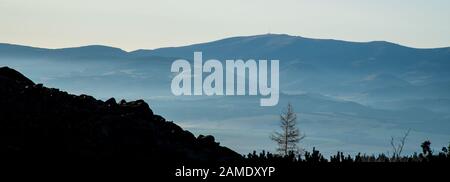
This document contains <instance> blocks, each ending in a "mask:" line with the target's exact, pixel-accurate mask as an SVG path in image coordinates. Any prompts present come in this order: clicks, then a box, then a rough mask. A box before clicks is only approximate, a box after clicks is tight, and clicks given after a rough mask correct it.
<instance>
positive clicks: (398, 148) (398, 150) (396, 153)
mask: <svg viewBox="0 0 450 182" xmlns="http://www.w3.org/2000/svg"><path fill="white" fill-rule="evenodd" d="M410 131H411V129H408V131H406V132H405V134H404V135H403V137H402V138H401V139H400V141H399V143H397V144H396V143H395V139H394V137H391V146H392V150H393V156H392V158H394V159H396V158H398V157H400V156H401V154H402V152H403V147H404V146H405V142H406V138H408V135H409V132H410Z"/></svg>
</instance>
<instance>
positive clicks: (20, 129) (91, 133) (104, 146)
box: [0, 67, 240, 163]
mask: <svg viewBox="0 0 450 182" xmlns="http://www.w3.org/2000/svg"><path fill="white" fill-rule="evenodd" d="M0 133H1V135H2V137H0V153H1V154H2V155H1V156H0V158H1V159H2V160H5V159H21V160H22V159H33V160H35V159H36V160H38V159H39V160H46V161H47V160H76V159H82V160H131V161H132V160H139V161H164V162H165V163H170V162H174V163H180V162H206V161H208V162H217V161H223V160H229V159H237V158H240V155H239V154H237V153H235V152H234V151H232V150H230V149H228V148H226V147H222V146H220V145H219V144H218V143H217V142H215V139H214V137H213V136H203V135H200V136H199V137H194V135H193V134H192V133H190V132H189V131H185V130H183V129H182V128H181V127H179V126H177V125H176V124H174V123H173V122H169V121H166V120H165V119H164V118H163V117H161V116H159V115H156V114H154V113H153V111H152V110H151V109H150V108H149V106H148V104H147V103H145V102H144V101H142V100H137V101H131V102H126V101H124V100H122V101H120V102H119V103H117V102H116V101H115V100H114V99H113V98H111V99H109V100H107V101H105V102H104V101H101V100H97V99H95V98H93V97H91V96H88V95H80V96H76V95H71V94H68V93H66V92H62V91H59V90H58V89H53V88H46V87H44V86H43V85H42V84H34V83H33V82H32V81H31V80H29V79H28V78H26V77H25V76H23V75H22V74H20V73H19V72H17V71H15V70H13V69H10V68H8V67H2V68H0Z"/></svg>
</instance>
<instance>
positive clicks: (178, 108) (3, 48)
mask: <svg viewBox="0 0 450 182" xmlns="http://www.w3.org/2000/svg"><path fill="white" fill-rule="evenodd" d="M194 51H202V52H203V57H204V59H210V58H214V59H218V60H221V61H224V60H226V59H244V60H245V59H278V60H280V88H281V92H282V94H281V97H280V104H279V105H278V106H276V107H272V108H260V107H259V106H258V104H254V103H256V102H257V99H256V98H252V97H245V98H240V97H212V98H210V97H192V98H185V97H174V96H172V94H171V91H170V82H171V78H172V77H173V74H172V73H171V72H170V66H171V63H172V61H174V60H176V59H179V58H183V59H187V60H192V59H193V52H194ZM0 65H1V66H9V67H12V68H15V69H17V70H19V71H21V72H22V73H25V74H26V75H29V77H30V78H31V79H32V80H35V81H37V82H40V83H44V84H45V85H47V86H50V87H57V88H61V89H63V90H67V91H70V92H72V93H75V94H90V95H93V96H95V97H97V98H101V99H104V100H106V99H108V98H109V97H110V96H112V97H116V98H124V99H127V100H128V99H139V98H145V100H146V101H148V103H149V104H150V105H151V106H152V109H154V110H157V111H158V113H162V114H163V115H165V116H166V117H168V118H170V119H173V120H175V121H177V122H178V124H180V125H181V126H183V127H186V128H189V129H190V130H192V131H194V133H202V132H209V133H211V134H214V135H215V136H216V137H217V138H218V140H220V141H221V142H222V143H224V144H226V145H227V146H230V147H231V148H233V149H235V150H237V151H239V152H241V153H245V152H250V151H251V150H253V149H257V150H262V149H269V150H270V149H271V148H273V147H274V146H273V145H272V144H271V141H270V140H268V136H269V135H270V133H271V132H272V131H273V130H276V129H277V125H276V123H277V122H278V121H277V120H278V118H277V115H278V114H279V113H280V112H281V111H282V109H283V107H284V106H285V104H286V103H287V102H291V103H293V105H294V108H297V112H298V113H299V126H300V127H301V129H302V130H303V131H304V132H305V133H306V134H307V136H308V137H307V138H306V139H305V141H304V144H303V146H304V147H307V148H311V147H313V146H317V147H318V148H320V149H322V150H323V151H325V152H327V151H328V152H330V153H334V152H335V150H336V149H338V148H339V150H343V151H344V152H349V153H352V152H354V151H363V152H368V153H372V152H373V153H377V152H386V151H388V150H389V149H390V146H389V143H388V142H389V139H390V136H397V135H401V134H402V133H403V132H404V131H406V130H407V129H409V128H411V129H412V133H411V136H410V137H411V139H410V140H409V141H410V143H408V144H407V145H406V151H407V152H408V151H416V149H415V148H413V147H416V146H417V143H418V142H421V141H423V140H424V139H431V140H432V141H434V142H436V143H437V145H438V146H440V145H443V146H445V145H446V143H448V141H449V139H450V133H449V132H448V131H450V122H449V118H450V110H449V108H450V102H448V101H449V100H450V94H449V93H450V48H449V47H444V48H430V49H417V48H411V47H406V46H402V45H398V44H395V43H390V42H386V41H373V42H349V41H342V40H332V39H312V38H305V37H300V36H290V35H285V34H264V35H255V36H241V37H232V38H226V39H221V40H217V41H212V42H206V43H201V44H193V45H188V46H181V47H167V48H159V49H154V50H145V49H141V50H136V51H131V52H127V51H123V50H121V49H119V48H114V47H108V46H101V45H92V46H83V47H75V48H62V49H45V48H35V47H28V46H21V45H13V44H0ZM224 111H227V112H224ZM248 130H254V131H255V132H253V133H251V134H248V133H246V131H248ZM355 146H356V148H355ZM358 147H359V148H358ZM353 150H354V151H353Z"/></svg>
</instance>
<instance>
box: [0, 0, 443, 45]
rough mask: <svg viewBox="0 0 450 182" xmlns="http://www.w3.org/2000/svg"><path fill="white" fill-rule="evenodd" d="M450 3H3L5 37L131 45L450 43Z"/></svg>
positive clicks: (0, 15) (1, 37) (0, 32)
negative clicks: (243, 40)
mask: <svg viewBox="0 0 450 182" xmlns="http://www.w3.org/2000/svg"><path fill="white" fill-rule="evenodd" d="M449 22H450V1H449V0H309V1H307V0H221V1H218V0H189V1H187V0H121V1H118V0H0V42H3V43H15V44H25V45H32V46H38V47H48V48H60V47H71V46H80V45H88V44H103V45H110V46H114V47H119V48H122V49H125V50H134V49H139V48H146V49H151V48H157V47H166V46H179V45H186V44H193V43H200V42H206V41H211V40H215V39H221V38H225V37H230V36H240V35H254V34H265V33H268V32H271V33H285V34H290V35H300V36H304V37H312V38H332V39H343V40H351V41H370V40H387V41H391V42H396V43H400V44H404V45H408V46H412V47H444V46H445V47H446V46H450V23H449Z"/></svg>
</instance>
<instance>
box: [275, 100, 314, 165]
mask: <svg viewBox="0 0 450 182" xmlns="http://www.w3.org/2000/svg"><path fill="white" fill-rule="evenodd" d="M296 125H297V114H295V112H294V109H293V108H292V105H291V104H290V103H289V104H288V106H287V109H286V111H285V112H284V113H282V114H281V115H280V127H281V129H282V132H274V133H273V134H272V135H271V136H270V138H271V139H272V140H273V141H275V142H276V143H277V144H278V148H277V150H278V152H280V154H281V155H284V156H287V155H289V154H291V153H297V152H298V151H299V148H298V146H297V143H298V142H300V140H302V139H304V138H305V135H304V134H302V133H300V131H299V129H298V128H297V126H296Z"/></svg>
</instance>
